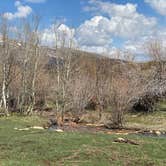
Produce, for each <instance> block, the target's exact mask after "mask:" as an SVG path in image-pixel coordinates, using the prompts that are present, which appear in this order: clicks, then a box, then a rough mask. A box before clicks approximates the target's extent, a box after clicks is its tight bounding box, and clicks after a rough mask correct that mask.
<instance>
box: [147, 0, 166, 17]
mask: <svg viewBox="0 0 166 166" xmlns="http://www.w3.org/2000/svg"><path fill="white" fill-rule="evenodd" d="M145 2H146V3H148V4H149V5H150V6H151V7H152V8H153V9H155V10H156V11H157V12H158V13H159V14H161V15H163V16H166V1H165V0H145Z"/></svg>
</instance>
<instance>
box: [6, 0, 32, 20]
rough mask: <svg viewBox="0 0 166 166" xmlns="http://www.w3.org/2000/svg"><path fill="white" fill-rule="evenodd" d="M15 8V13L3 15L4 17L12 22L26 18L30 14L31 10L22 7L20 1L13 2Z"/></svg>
mask: <svg viewBox="0 0 166 166" xmlns="http://www.w3.org/2000/svg"><path fill="white" fill-rule="evenodd" d="M15 7H16V8H17V11H16V12H15V13H11V12H6V13H4V17H5V18H7V19H9V20H12V19H15V18H26V17H27V16H28V15H29V14H31V12H32V8H31V7H30V6H27V5H22V4H21V2H20V1H16V2H15Z"/></svg>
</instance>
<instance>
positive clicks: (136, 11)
mask: <svg viewBox="0 0 166 166" xmlns="http://www.w3.org/2000/svg"><path fill="white" fill-rule="evenodd" d="M0 13H1V14H3V15H4V16H5V17H6V18H7V19H8V20H9V22H17V20H19V19H22V18H29V17H31V15H32V14H37V15H40V16H41V27H40V31H41V34H42V37H41V40H42V44H44V45H48V46H53V45H54V43H55V37H54V35H53V31H54V29H55V25H60V26H58V33H59V34H60V35H61V34H62V33H63V34H64V32H65V36H66V38H67V39H68V40H70V39H71V38H72V39H73V41H74V43H75V45H76V46H77V47H79V48H80V49H82V50H85V51H90V52H96V53H102V54H108V55H110V56H111V55H112V54H113V53H114V52H115V51H117V49H118V50H125V51H128V52H131V53H133V54H137V55H140V56H142V55H144V54H145V44H146V43H147V42H148V41H151V40H156V39H159V40H160V41H162V43H163V44H164V45H166V0H1V1H0Z"/></svg>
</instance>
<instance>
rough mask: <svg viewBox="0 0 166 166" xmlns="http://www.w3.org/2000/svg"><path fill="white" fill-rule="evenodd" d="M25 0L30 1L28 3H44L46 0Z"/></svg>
mask: <svg viewBox="0 0 166 166" xmlns="http://www.w3.org/2000/svg"><path fill="white" fill-rule="evenodd" d="M25 1H26V2H30V3H44V2H46V0H25Z"/></svg>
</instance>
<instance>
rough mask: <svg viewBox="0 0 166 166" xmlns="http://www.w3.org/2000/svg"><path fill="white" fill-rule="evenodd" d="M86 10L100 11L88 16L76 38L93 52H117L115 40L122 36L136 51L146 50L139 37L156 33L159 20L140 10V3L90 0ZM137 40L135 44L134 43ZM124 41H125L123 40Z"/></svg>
mask: <svg viewBox="0 0 166 166" xmlns="http://www.w3.org/2000/svg"><path fill="white" fill-rule="evenodd" d="M84 11H88V12H92V13H93V14H96V12H99V11H100V13H98V16H94V17H92V18H91V19H90V20H86V21H85V22H84V23H82V24H81V25H80V27H79V28H78V29H77V30H76V39H77V41H78V43H79V45H80V46H81V48H83V49H84V50H88V51H92V52H98V53H102V52H107V53H108V54H111V53H112V52H115V50H116V49H115V48H114V46H113V45H114V44H115V42H114V41H115V40H116V39H117V38H118V40H120V41H131V42H124V45H123V46H122V47H123V48H124V49H126V50H130V51H132V52H137V53H138V51H139V52H142V48H141V47H140V45H139V44H138V43H136V41H140V39H142V38H144V37H145V36H152V35H153V34H155V33H156V27H157V20H156V19H155V18H154V17H146V16H145V15H143V14H140V13H138V12H137V5H136V4H131V3H127V4H123V5H122V4H115V3H110V2H105V1H101V0H90V1H89V5H88V6H85V7H84ZM132 42H133V44H132ZM122 44H123V43H122Z"/></svg>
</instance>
